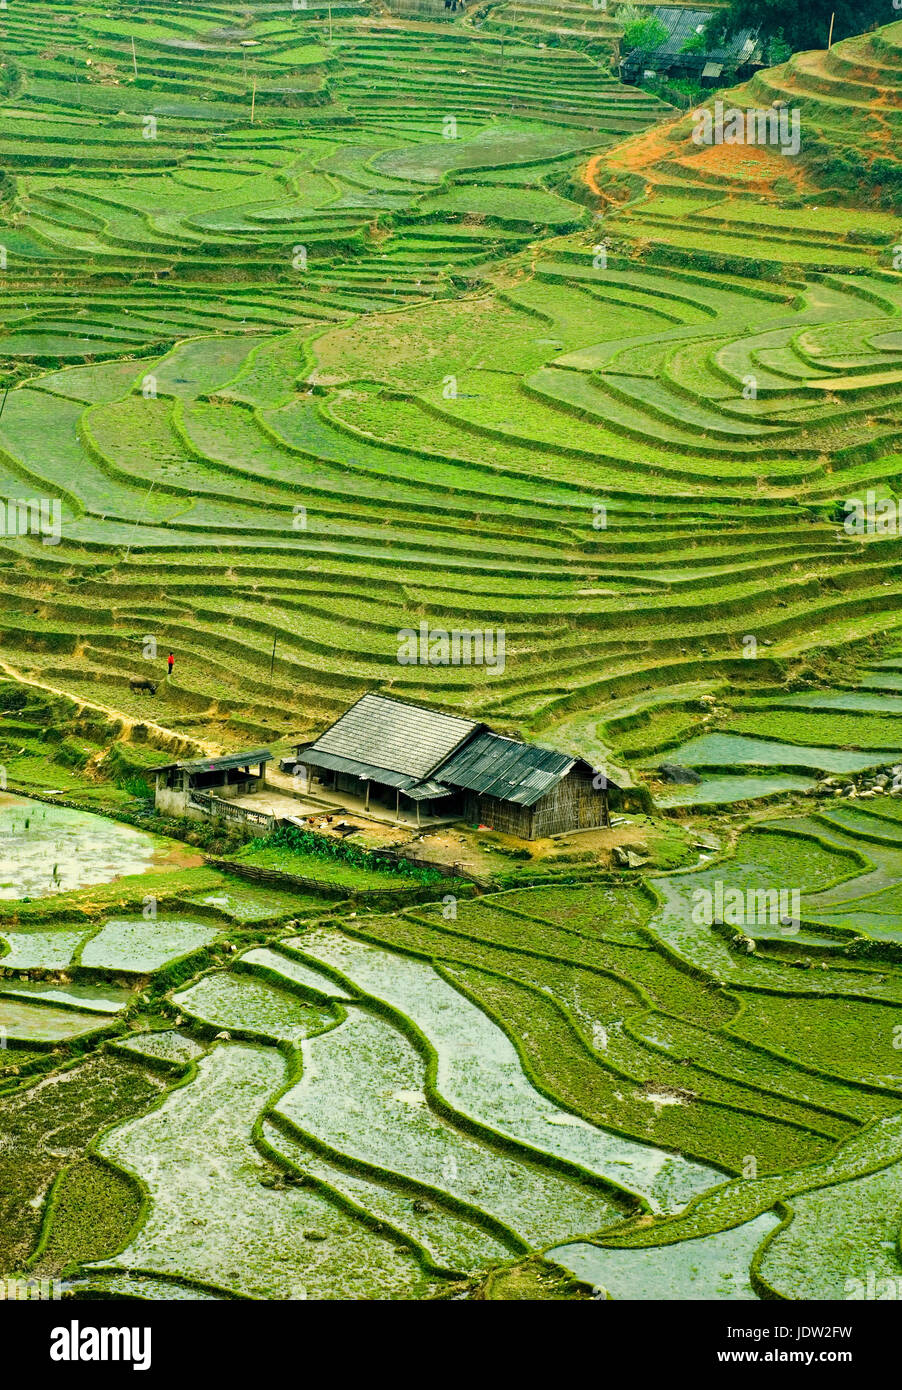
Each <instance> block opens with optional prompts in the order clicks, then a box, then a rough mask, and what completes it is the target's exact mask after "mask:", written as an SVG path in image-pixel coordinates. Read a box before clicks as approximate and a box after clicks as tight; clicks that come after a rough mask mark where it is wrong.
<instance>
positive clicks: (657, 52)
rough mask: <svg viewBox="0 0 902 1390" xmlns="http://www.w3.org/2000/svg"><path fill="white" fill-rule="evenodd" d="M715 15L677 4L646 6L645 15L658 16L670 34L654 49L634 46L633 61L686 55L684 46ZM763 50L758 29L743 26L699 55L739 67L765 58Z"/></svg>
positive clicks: (645, 16) (727, 65)
mask: <svg viewBox="0 0 902 1390" xmlns="http://www.w3.org/2000/svg"><path fill="white" fill-rule="evenodd" d="M712 17H713V12H712V11H711V10H684V9H682V8H679V9H678V8H677V7H676V6H674V5H656V6H655V8H654V9H651V8H650V7H649V8H648V9H646V8H645V7H643V10H642V18H643V19H656V20H657V21H658V23H659V24H662V25H663V26H664V28H665V29H666V30H667V37H666V39H662V40H661V42H660V43H659V44H657V45H656V46H655V47H653V48H642V49H633V50H632V51H631V53H630V54H629V59H630V62H631V63H633V64H634V63H635V62H636V61H637V60H638V58H639V57H640V55H641V58H642V61H643V62H647V61H648V60H649V59H652V58H653V59H655V60H657V61H660V60H661V59H663V58H676V57H677V56H678V55H679V54H682V50H683V47H684V45H685V44H686V43H687V42H688V41H689V39H691V38H694V37H695V35H696V34H697V33H698V30H699V25H701V26H702V27H704V26H705V25H706V24H707V23H708V21H709V20H710V19H711V18H712ZM762 49H763V44H762V42H761V40H760V39H759V38H758V30H757V29H740V30H738V31H737V32H736V33H735V34H730V35H728V37H727V40H726V42H725V43H722V44H715V43H713V42H712V44H711V46H710V47H709V48H707V49H705V51H704V53H703V54H698V55H696V56H698V57H703V58H705V59H706V60H708V61H711V62H719V63H722V64H723V65H724V66H725V67H735V66H736V65H737V64H739V63H747V62H751V61H752V60H753V59H755V58H756V57H757V59H758V60H760V59H761V58H762V57H763V52H762ZM683 56H684V57H685V56H688V55H685V54H684V55H683Z"/></svg>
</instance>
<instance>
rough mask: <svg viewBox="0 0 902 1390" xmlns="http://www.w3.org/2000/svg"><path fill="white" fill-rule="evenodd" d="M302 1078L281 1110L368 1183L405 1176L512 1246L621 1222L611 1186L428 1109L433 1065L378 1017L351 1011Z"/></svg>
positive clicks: (316, 1044) (314, 1051) (312, 1052)
mask: <svg viewBox="0 0 902 1390" xmlns="http://www.w3.org/2000/svg"><path fill="white" fill-rule="evenodd" d="M303 1053H304V1073H303V1076H302V1079H301V1081H300V1082H299V1083H298V1084H297V1085H296V1086H294V1087H293V1088H292V1089H291V1090H290V1091H289V1092H288V1093H287V1094H286V1095H285V1096H283V1097H282V1098H281V1099H280V1100H279V1101H278V1103H277V1106H276V1111H277V1114H279V1115H280V1116H283V1117H284V1118H285V1119H286V1120H288V1121H289V1122H290V1123H291V1125H293V1126H294V1127H295V1128H296V1129H297V1130H298V1132H299V1133H300V1134H302V1135H309V1136H310V1137H311V1138H313V1139H315V1140H316V1141H317V1142H318V1143H319V1144H324V1145H326V1146H327V1148H328V1152H329V1153H330V1155H331V1156H332V1157H334V1158H335V1159H337V1160H342V1159H344V1160H350V1161H351V1162H356V1163H357V1164H360V1163H363V1164H366V1165H367V1170H368V1176H370V1177H373V1178H375V1179H377V1180H379V1179H385V1178H388V1179H392V1178H394V1179H395V1180H398V1179H406V1180H407V1181H408V1182H413V1183H414V1184H416V1185H418V1186H419V1187H420V1188H421V1189H425V1190H426V1191H427V1192H428V1191H433V1192H436V1193H437V1194H438V1195H439V1197H442V1196H444V1197H446V1198H449V1199H451V1201H452V1203H453V1204H455V1205H456V1206H457V1208H458V1210H461V1212H462V1214H463V1215H465V1216H467V1217H468V1218H469V1219H470V1220H474V1219H475V1220H476V1221H479V1220H480V1219H481V1220H482V1221H483V1222H484V1223H485V1224H486V1225H487V1226H489V1227H490V1228H492V1227H494V1231H495V1234H496V1236H498V1237H500V1238H501V1240H502V1241H504V1242H506V1243H508V1244H510V1245H511V1246H513V1247H514V1248H516V1246H517V1245H518V1244H519V1245H520V1248H521V1249H522V1248H525V1247H526V1246H535V1245H540V1244H544V1243H545V1242H546V1241H547V1240H548V1239H553V1238H554V1237H553V1236H551V1235H550V1234H549V1233H550V1232H552V1231H569V1232H571V1233H576V1232H586V1231H589V1230H595V1229H597V1227H599V1226H603V1225H608V1224H609V1223H610V1222H611V1221H613V1220H615V1219H616V1217H617V1209H616V1208H615V1207H613V1206H612V1205H611V1203H610V1202H609V1201H608V1200H607V1198H606V1194H605V1192H604V1189H603V1188H601V1187H593V1186H592V1185H591V1184H589V1183H581V1182H579V1181H578V1179H576V1178H573V1177H568V1176H567V1175H566V1174H564V1173H561V1172H556V1171H555V1170H554V1168H551V1167H547V1168H546V1167H543V1166H542V1164H541V1163H540V1162H537V1161H535V1159H532V1160H531V1159H529V1158H528V1157H527V1156H526V1155H525V1154H524V1153H523V1152H522V1150H521V1151H517V1150H509V1149H506V1148H505V1147H504V1146H503V1145H501V1144H497V1145H494V1144H490V1143H488V1142H486V1140H485V1139H483V1138H480V1137H479V1136H478V1135H474V1134H473V1133H471V1132H469V1127H468V1128H467V1129H466V1130H464V1129H463V1128H457V1127H456V1126H455V1125H454V1124H452V1123H450V1122H449V1119H448V1118H447V1117H445V1116H443V1115H439V1114H436V1113H435V1111H434V1110H433V1109H432V1108H431V1107H430V1104H429V1097H428V1094H427V1087H428V1085H429V1082H428V1078H427V1071H426V1064H425V1062H424V1061H423V1058H422V1057H421V1056H420V1055H419V1053H418V1052H417V1050H416V1049H415V1048H414V1046H413V1044H412V1043H411V1042H410V1041H409V1040H408V1039H407V1038H406V1037H405V1036H404V1035H403V1034H402V1033H401V1032H400V1031H398V1030H397V1029H396V1028H395V1027H393V1026H392V1025H391V1024H390V1023H389V1022H387V1021H386V1020H385V1019H383V1018H380V1017H379V1016H378V1015H377V1014H370V1013H365V1012H363V1011H362V1010H359V1009H352V1010H350V1011H349V1013H348V1017H347V1019H346V1020H345V1022H344V1023H343V1024H342V1025H341V1026H340V1027H339V1028H337V1029H335V1030H334V1031H333V1032H331V1033H328V1034H323V1035H321V1036H320V1037H318V1038H314V1039H312V1040H310V1041H309V1042H307V1043H305V1044H304V1048H303Z"/></svg>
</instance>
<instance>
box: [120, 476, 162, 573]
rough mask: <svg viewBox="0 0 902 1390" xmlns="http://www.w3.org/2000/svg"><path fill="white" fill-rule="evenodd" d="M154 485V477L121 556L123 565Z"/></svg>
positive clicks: (155, 482)
mask: <svg viewBox="0 0 902 1390" xmlns="http://www.w3.org/2000/svg"><path fill="white" fill-rule="evenodd" d="M156 485H157V480H156V478H154V480H153V482H152V483H151V485H150V487H149V488H148V489H147V495H146V497H145V498H144V501H143V502H142V504H141V506H140V508H139V509H138V519H137V521H136V522H135V526H134V530H133V531H132V534H131V539H130V540H129V543H128V548H127V549H126V552H125V554H124V555H123V557H122V563H123V565H124V564H125V562H126V560H127V559H128V557H129V555H130V554H131V552H132V546H133V544H134V541H135V535H136V533H137V530H138V527H139V526H140V525H141V517H142V514H143V512H144V511H145V510H146V508H147V504H148V502H149V501H150V494H151V493H152V492H153V490H154V488H155V487H156Z"/></svg>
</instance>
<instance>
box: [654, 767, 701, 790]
mask: <svg viewBox="0 0 902 1390" xmlns="http://www.w3.org/2000/svg"><path fill="white" fill-rule="evenodd" d="M658 776H659V777H660V779H661V781H662V782H676V783H680V784H684V785H686V786H694V785H695V783H696V782H700V781H701V780H702V779H701V776H700V775H699V773H697V772H695V771H694V769H693V768H691V767H680V765H679V764H678V763H661V766H660V767H659V768H658Z"/></svg>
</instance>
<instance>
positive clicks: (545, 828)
mask: <svg viewBox="0 0 902 1390" xmlns="http://www.w3.org/2000/svg"><path fill="white" fill-rule="evenodd" d="M296 763H297V765H298V766H300V767H303V768H306V769H307V773H308V777H309V778H310V779H311V780H317V781H318V782H319V783H320V784H321V787H322V789H323V790H324V791H325V792H331V793H334V794H336V795H338V796H340V795H341V793H342V792H345V793H350V794H354V795H356V796H363V797H364V805H365V809H367V810H369V809H370V805H371V801H372V802H373V803H374V804H376V805H381V806H383V807H386V808H388V809H391V808H392V807H393V809H394V812H395V815H396V816H400V814H401V810H402V805H403V806H404V807H405V809H406V810H412V811H413V812H414V813H415V815H416V820H417V823H418V824H419V823H420V821H421V819H422V817H423V816H424V815H428V816H439V817H442V818H448V819H460V818H466V819H467V820H470V821H472V822H475V823H476V824H482V825H488V826H490V827H491V828H492V829H494V830H500V831H503V832H505V833H507V834H510V835H516V836H519V837H520V838H521V839H525V840H532V839H536V838H537V837H539V836H544V835H556V834H560V833H561V832H563V831H567V830H586V829H591V828H592V827H594V826H603V825H607V824H609V812H608V789H609V787H612V786H613V783H610V782H609V781H608V780H607V779H606V777H604V775H603V774H601V773H599V772H597V771H596V770H595V769H594V768H592V767H591V766H590V765H589V764H588V763H587V762H585V761H584V760H583V759H581V758H577V757H574V756H573V755H571V754H568V753H558V752H555V751H554V750H553V749H550V748H540V747H538V746H537V745H535V744H529V743H521V742H520V741H519V740H518V739H513V738H508V737H506V736H505V735H502V734H496V733H493V732H492V731H491V730H490V729H488V728H487V727H486V726H485V725H484V724H480V723H476V722H475V721H474V720H471V719H462V718H460V717H459V716H457V715H448V714H442V713H440V712H439V711H438V710H431V709H426V708H425V707H424V706H422V705H414V704H410V703H409V702H407V701H405V700H396V699H394V698H392V697H389V696H385V695H372V694H370V695H364V696H362V697H361V699H359V700H358V701H357V703H356V704H354V705H352V706H351V708H350V709H349V710H347V711H346V712H345V713H344V714H343V715H342V716H341V717H340V718H339V719H338V720H337V721H336V722H335V723H334V724H333V725H332V726H331V727H330V728H328V729H327V730H326V731H325V732H324V733H323V734H321V735H320V736H319V738H318V739H315V740H314V742H313V743H309V744H299V745H298V747H297V755H296Z"/></svg>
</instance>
